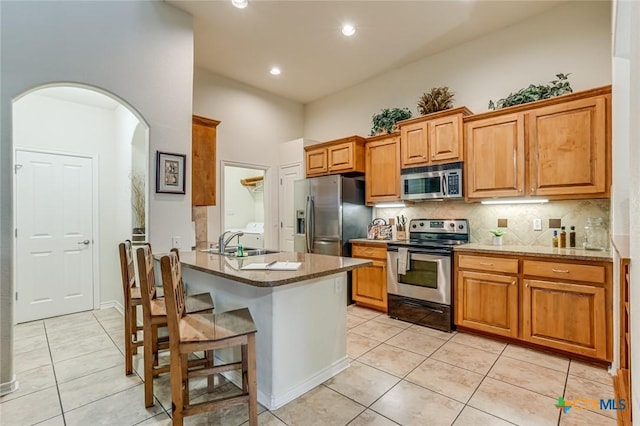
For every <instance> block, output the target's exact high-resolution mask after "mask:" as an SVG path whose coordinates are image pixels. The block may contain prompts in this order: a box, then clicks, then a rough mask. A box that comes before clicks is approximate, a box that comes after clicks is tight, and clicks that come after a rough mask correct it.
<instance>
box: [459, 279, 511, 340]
mask: <svg viewBox="0 0 640 426" xmlns="http://www.w3.org/2000/svg"><path fill="white" fill-rule="evenodd" d="M517 284H518V277H513V276H504V275H495V274H486V273H479V272H472V271H459V272H458V281H457V285H456V300H457V307H456V310H455V312H456V324H458V325H463V326H465V327H469V328H473V329H476V330H481V331H486V332H487V333H493V334H499V335H501V336H508V337H517V336H518V286H517Z"/></svg>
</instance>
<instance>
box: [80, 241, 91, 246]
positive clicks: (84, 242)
mask: <svg viewBox="0 0 640 426" xmlns="http://www.w3.org/2000/svg"><path fill="white" fill-rule="evenodd" d="M90 243H91V241H89V240H84V241H78V244H84V245H85V246H88V245H89V244H90Z"/></svg>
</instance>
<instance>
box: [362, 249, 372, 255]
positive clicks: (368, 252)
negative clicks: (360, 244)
mask: <svg viewBox="0 0 640 426" xmlns="http://www.w3.org/2000/svg"><path fill="white" fill-rule="evenodd" d="M364 252H365V253H366V254H368V255H369V256H371V255H372V254H373V250H371V249H367V250H365V251H364Z"/></svg>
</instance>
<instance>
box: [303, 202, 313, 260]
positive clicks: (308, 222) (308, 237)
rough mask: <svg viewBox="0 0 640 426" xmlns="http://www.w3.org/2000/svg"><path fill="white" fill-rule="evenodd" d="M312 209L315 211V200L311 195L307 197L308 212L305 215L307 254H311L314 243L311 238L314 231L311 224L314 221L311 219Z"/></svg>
mask: <svg viewBox="0 0 640 426" xmlns="http://www.w3.org/2000/svg"><path fill="white" fill-rule="evenodd" d="M312 209H313V198H312V197H311V196H310V195H309V196H307V205H306V211H305V213H304V215H305V217H306V218H307V220H306V221H305V228H306V229H305V230H304V241H305V243H306V246H307V253H311V242H312V241H313V239H312V236H311V230H312V229H313V226H312V224H311V222H312V220H313V219H312V217H311V214H312V213H311V212H312Z"/></svg>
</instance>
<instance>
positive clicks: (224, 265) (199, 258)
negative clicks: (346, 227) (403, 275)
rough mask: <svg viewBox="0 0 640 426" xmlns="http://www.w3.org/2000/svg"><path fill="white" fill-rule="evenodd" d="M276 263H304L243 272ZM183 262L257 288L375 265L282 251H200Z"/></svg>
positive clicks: (184, 255) (182, 257)
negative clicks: (253, 266) (235, 253)
mask: <svg viewBox="0 0 640 426" xmlns="http://www.w3.org/2000/svg"><path fill="white" fill-rule="evenodd" d="M154 257H155V258H156V259H159V258H160V256H157V255H156V256H154ZM274 260H275V261H278V262H287V261H288V262H301V263H302V264H301V265H300V268H298V269H297V270H295V271H270V270H250V271H249V270H247V271H242V270H240V268H241V267H242V266H243V265H249V264H251V263H268V262H272V261H274ZM180 263H182V267H183V268H190V269H195V270H197V271H201V272H204V273H207V274H211V275H217V276H220V277H223V278H227V279H229V280H233V281H238V282H242V283H245V284H249V285H252V286H255V287H276V286H281V285H285V284H292V283H297V282H300V281H306V280H310V279H313V278H318V277H323V276H327V275H332V274H336V273H339V272H346V271H350V270H353V269H356V268H361V267H363V266H370V265H372V264H373V262H372V261H370V260H366V259H353V258H350V257H339V256H326V255H322V254H312V253H293V252H281V253H273V254H267V255H263V256H249V257H241V258H238V257H230V256H221V255H219V254H211V253H206V252H201V251H188V252H180Z"/></svg>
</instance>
